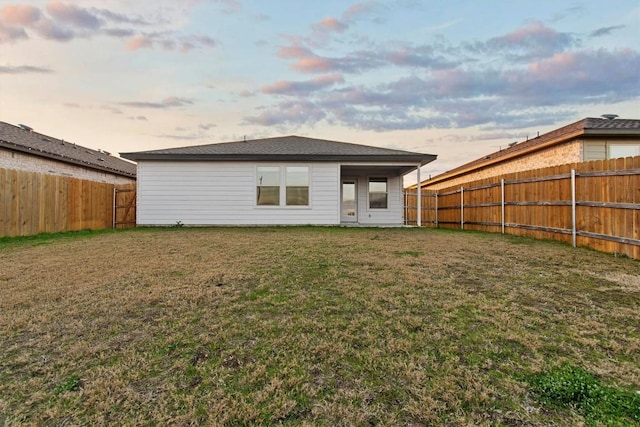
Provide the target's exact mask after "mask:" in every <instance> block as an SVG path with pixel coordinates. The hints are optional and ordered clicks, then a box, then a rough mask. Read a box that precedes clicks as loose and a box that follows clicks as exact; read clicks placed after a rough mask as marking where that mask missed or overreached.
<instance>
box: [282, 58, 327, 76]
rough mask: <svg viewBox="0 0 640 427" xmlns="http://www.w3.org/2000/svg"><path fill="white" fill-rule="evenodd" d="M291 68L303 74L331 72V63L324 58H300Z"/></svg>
mask: <svg viewBox="0 0 640 427" xmlns="http://www.w3.org/2000/svg"><path fill="white" fill-rule="evenodd" d="M291 68H293V69H294V70H298V71H301V72H303V73H319V72H327V71H331V69H332V68H333V63H332V61H330V60H328V59H326V58H318V57H309V58H300V59H299V60H298V61H297V62H296V63H295V64H293V65H291Z"/></svg>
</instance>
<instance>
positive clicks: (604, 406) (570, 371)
mask: <svg viewBox="0 0 640 427" xmlns="http://www.w3.org/2000/svg"><path fill="white" fill-rule="evenodd" d="M527 380H528V382H529V385H530V386H531V389H532V391H533V393H534V394H535V395H536V396H537V397H538V399H539V400H540V401H541V402H542V403H543V404H545V405H547V406H549V407H553V408H571V409H575V410H576V411H578V412H579V413H580V414H582V415H583V416H584V417H585V419H586V420H587V422H588V424H589V425H600V424H605V425H633V424H636V423H640V394H638V393H636V392H634V391H628V390H622V389H619V388H614V387H610V386H606V385H603V384H602V382H601V381H600V379H598V378H596V377H595V376H594V375H593V374H591V373H589V372H587V371H586V370H584V369H582V368H580V367H577V366H572V365H567V364H565V365H562V366H560V367H558V368H553V369H550V370H548V371H544V372H541V373H538V374H534V375H531V376H529V377H528V379H527Z"/></svg>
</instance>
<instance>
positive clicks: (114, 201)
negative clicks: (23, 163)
mask: <svg viewBox="0 0 640 427" xmlns="http://www.w3.org/2000/svg"><path fill="white" fill-rule="evenodd" d="M135 188H136V185H135V183H133V184H124V185H115V184H106V183H101V182H94V181H87V180H82V179H77V178H69V177H65V176H57V175H45V174H39V173H33V172H25V171H18V170H13V169H0V237H5V236H29V235H34V234H39V233H56V232H61V231H77V230H84V229H92V230H100V229H106V228H111V227H124V226H130V225H132V224H133V225H135V220H136V216H135V215H136V210H135V200H136V194H135Z"/></svg>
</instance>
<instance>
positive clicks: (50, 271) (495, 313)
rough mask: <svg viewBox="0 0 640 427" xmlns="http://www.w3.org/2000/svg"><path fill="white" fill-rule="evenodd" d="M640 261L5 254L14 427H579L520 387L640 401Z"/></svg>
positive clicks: (247, 249)
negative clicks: (553, 386) (564, 375)
mask: <svg viewBox="0 0 640 427" xmlns="http://www.w3.org/2000/svg"><path fill="white" fill-rule="evenodd" d="M638 277H640V263H639V262H638V261H634V260H630V259H626V258H616V257H613V256H610V255H606V254H601V253H597V252H592V251H587V250H583V249H573V248H570V247H567V246H564V245H559V244H554V243H548V242H536V241H531V240H525V239H519V238H513V237H502V236H500V235H490V234H478V233H460V232H447V231H438V230H418V229H341V228H254V229H245V228H237V229H236V228H223V229H215V228H214V229H184V228H174V229H152V230H148V229H142V230H133V231H123V232H117V233H106V234H96V235H88V236H72V237H69V236H60V237H56V238H53V239H46V240H16V241H10V240H9V241H4V242H1V243H0V342H1V343H2V344H1V347H0V425H1V424H2V421H4V423H5V425H9V426H13V425H107V424H108V425H202V424H211V425H278V424H282V425H412V426H418V425H438V424H446V425H454V426H455V425H461V426H462V425H549V424H552V423H556V424H580V423H581V422H583V420H582V418H581V417H580V416H579V415H578V414H577V413H575V412H572V411H570V410H566V411H564V410H556V409H550V408H546V407H543V406H541V405H540V404H539V403H538V402H536V400H535V399H534V398H533V397H532V395H531V393H530V392H529V389H528V387H527V384H526V382H524V381H523V379H522V378H523V375H526V374H527V373H531V372H537V371H540V370H542V369H544V368H546V367H549V366H556V365H559V364H561V363H563V362H570V363H572V364H573V365H577V366H581V367H583V368H585V369H587V370H588V371H590V372H593V373H594V374H596V375H598V376H599V377H600V378H602V380H603V381H604V382H605V383H607V384H610V385H613V386H616V387H622V388H625V389H633V390H640V368H639V367H638V360H640V284H639V282H638Z"/></svg>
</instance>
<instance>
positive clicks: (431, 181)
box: [421, 129, 585, 186]
mask: <svg viewBox="0 0 640 427" xmlns="http://www.w3.org/2000/svg"><path fill="white" fill-rule="evenodd" d="M584 134H585V132H584V129H578V130H576V131H574V132H571V133H567V134H564V135H562V136H560V137H557V138H554V139H551V140H549V141H547V142H544V143H542V144H536V145H532V146H531V147H528V148H525V149H522V150H515V151H513V152H512V153H509V154H505V155H503V156H498V157H496V158H493V159H488V160H487V161H486V162H482V163H479V164H475V165H472V166H470V167H468V168H464V169H461V170H457V171H454V172H445V173H443V174H441V175H438V176H435V177H433V178H431V179H428V180H425V181H422V183H421V185H422V186H425V185H433V184H437V183H439V182H442V181H446V180H449V179H452V178H457V177H459V176H462V175H466V174H468V173H469V172H473V171H475V170H478V169H482V168H485V167H487V166H493V165H495V164H498V163H502V162H504V161H507V160H512V159H514V158H517V157H520V156H523V155H526V154H530V153H534V152H536V151H539V150H542V149H545V148H548V147H550V146H553V145H557V144H561V143H563V142H567V141H570V140H572V139H575V138H577V137H580V136H582V135H584Z"/></svg>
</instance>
